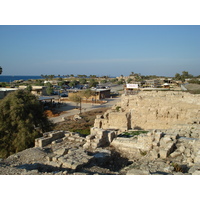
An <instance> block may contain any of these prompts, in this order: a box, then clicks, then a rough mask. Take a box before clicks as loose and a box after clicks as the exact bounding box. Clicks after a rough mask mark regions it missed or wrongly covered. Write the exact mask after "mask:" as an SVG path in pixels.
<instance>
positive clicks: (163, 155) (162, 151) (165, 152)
mask: <svg viewBox="0 0 200 200" xmlns="http://www.w3.org/2000/svg"><path fill="white" fill-rule="evenodd" d="M159 154H160V158H164V159H165V158H167V156H168V150H166V149H160V151H159Z"/></svg>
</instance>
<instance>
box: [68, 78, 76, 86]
mask: <svg viewBox="0 0 200 200" xmlns="http://www.w3.org/2000/svg"><path fill="white" fill-rule="evenodd" d="M77 84H78V81H77V80H73V81H70V83H69V84H68V85H69V86H70V87H75V86H76V85H77Z"/></svg>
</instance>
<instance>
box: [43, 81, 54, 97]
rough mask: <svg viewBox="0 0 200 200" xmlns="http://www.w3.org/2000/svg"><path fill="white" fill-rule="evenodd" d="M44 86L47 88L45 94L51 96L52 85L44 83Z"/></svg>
mask: <svg viewBox="0 0 200 200" xmlns="http://www.w3.org/2000/svg"><path fill="white" fill-rule="evenodd" d="M45 85H46V86H47V89H46V93H47V94H48V95H51V94H52V93H53V85H52V84H51V83H49V82H48V83H46V84H45Z"/></svg>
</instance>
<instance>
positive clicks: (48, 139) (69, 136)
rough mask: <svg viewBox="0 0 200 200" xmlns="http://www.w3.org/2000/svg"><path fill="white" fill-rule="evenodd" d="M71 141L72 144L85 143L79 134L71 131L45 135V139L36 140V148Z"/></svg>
mask: <svg viewBox="0 0 200 200" xmlns="http://www.w3.org/2000/svg"><path fill="white" fill-rule="evenodd" d="M64 140H69V141H71V142H83V141H84V140H85V139H84V138H82V137H80V136H79V134H78V133H73V132H69V131H51V132H47V133H44V134H43V137H40V138H36V139H35V147H44V146H47V145H49V144H55V143H59V142H62V141H64Z"/></svg>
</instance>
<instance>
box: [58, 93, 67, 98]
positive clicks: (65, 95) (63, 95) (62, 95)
mask: <svg viewBox="0 0 200 200" xmlns="http://www.w3.org/2000/svg"><path fill="white" fill-rule="evenodd" d="M60 96H61V97H68V94H66V93H62V94H61V95H60Z"/></svg>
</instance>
